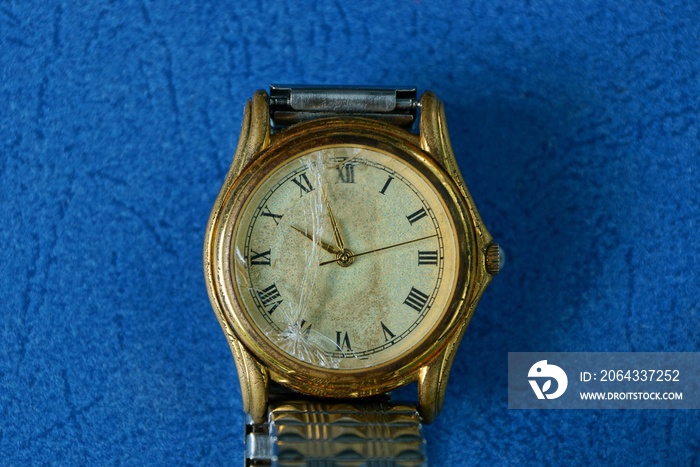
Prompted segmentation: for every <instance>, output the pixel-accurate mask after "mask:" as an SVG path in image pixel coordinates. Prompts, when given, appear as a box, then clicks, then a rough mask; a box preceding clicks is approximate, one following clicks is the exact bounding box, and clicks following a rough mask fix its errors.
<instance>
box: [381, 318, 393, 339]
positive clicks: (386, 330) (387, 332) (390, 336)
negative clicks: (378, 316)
mask: <svg viewBox="0 0 700 467" xmlns="http://www.w3.org/2000/svg"><path fill="white" fill-rule="evenodd" d="M379 323H381V325H382V332H383V333H384V342H389V341H390V340H391V339H393V338H394V337H396V335H395V334H394V333H393V332H391V331H390V330H389V328H388V327H386V324H384V323H383V322H382V321H380V322H379Z"/></svg>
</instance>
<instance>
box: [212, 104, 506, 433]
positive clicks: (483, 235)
mask: <svg viewBox="0 0 700 467" xmlns="http://www.w3.org/2000/svg"><path fill="white" fill-rule="evenodd" d="M269 121H270V119H269V103H268V98H267V94H266V93H265V92H264V91H258V92H256V93H255V95H254V96H253V98H252V99H251V100H250V101H249V102H248V104H247V105H246V109H245V113H244V122H243V128H242V131H241V138H240V140H239V144H238V148H237V150H236V154H235V156H234V159H233V163H232V165H231V168H230V170H229V172H228V174H227V176H226V179H225V181H224V185H223V187H222V189H221V191H220V193H219V195H218V197H217V199H216V202H215V205H214V208H213V210H212V213H211V217H210V219H209V223H208V225H207V231H206V237H205V244H204V274H205V279H206V285H207V290H208V293H209V297H210V300H211V303H212V307H213V308H214V311H215V313H216V315H217V318H218V320H219V322H220V324H221V326H222V328H223V330H224V332H225V334H226V336H227V339H228V341H229V344H230V347H231V351H232V353H233V356H234V360H235V362H236V366H237V369H238V373H239V379H240V383H241V393H242V397H243V404H244V410H245V411H246V412H247V413H248V414H249V415H250V417H251V419H252V420H253V421H255V422H261V421H262V420H263V419H264V417H265V415H266V409H267V396H268V388H269V384H270V381H276V382H277V383H280V384H282V385H283V386H286V387H289V388H291V389H293V390H296V391H299V392H302V393H304V394H308V395H312V396H316V397H321V398H353V397H366V396H373V395H377V394H381V393H384V392H387V391H390V390H392V389H395V388H397V387H400V386H403V385H405V384H408V383H410V382H413V381H417V382H418V408H419V412H420V414H421V416H422V417H423V419H424V421H425V422H427V423H429V422H431V421H432V420H433V419H434V418H435V416H436V415H437V414H438V413H439V411H440V408H441V406H442V400H443V398H444V394H445V387H446V383H447V379H448V377H449V372H450V368H451V366H452V361H453V359H454V356H455V354H456V352H457V348H458V345H459V343H460V341H461V339H462V336H463V334H464V331H465V329H466V327H467V325H468V323H469V321H470V319H471V317H472V315H473V313H474V309H475V307H476V304H477V302H478V301H479V298H480V297H481V295H482V293H483V291H484V289H485V288H486V286H487V285H488V284H489V282H490V281H491V278H492V273H495V272H497V269H498V267H497V266H498V265H496V267H495V268H494V264H493V259H492V260H491V262H490V264H489V265H488V268H487V250H488V251H492V250H493V247H491V248H490V246H491V245H492V238H491V235H490V234H489V233H488V231H487V230H486V229H485V228H484V226H483V223H482V221H481V218H480V217H479V215H478V213H477V211H476V208H475V206H474V203H473V201H472V199H471V196H470V195H469V193H468V191H467V189H466V186H465V185H464V182H463V180H462V177H461V174H460V172H459V169H458V168H457V163H456V161H455V158H454V154H453V153H452V149H451V146H450V143H449V137H448V135H447V128H446V125H445V118H444V110H443V107H442V104H441V103H440V101H439V100H438V99H437V98H436V97H435V96H434V95H433V94H432V93H429V92H426V93H425V94H424V95H423V96H422V98H421V123H420V134H419V135H415V134H412V133H409V132H406V131H404V130H401V129H399V128H398V127H395V126H391V125H389V124H384V123H381V122H378V121H375V120H369V119H364V118H342V117H336V118H324V119H319V120H314V121H311V122H306V123H300V124H297V125H294V126H292V127H290V128H288V129H285V130H283V131H281V132H279V133H276V134H274V135H271V133H270V123H269ZM334 145H355V146H361V147H368V148H372V149H375V150H378V151H380V152H385V153H391V154H392V155H394V156H395V157H398V158H400V159H401V160H402V161H403V162H404V163H406V164H407V165H410V166H412V167H414V168H415V169H417V170H418V171H419V172H420V173H422V174H423V175H424V176H425V177H426V178H427V179H428V180H429V181H430V182H431V183H432V184H433V186H434V187H435V188H436V189H437V190H438V192H439V194H440V196H441V197H442V198H443V200H444V204H445V205H446V206H447V207H448V210H449V212H450V215H451V216H452V220H453V224H454V232H452V234H453V235H455V236H456V238H457V245H458V251H459V262H458V269H457V276H456V283H455V287H454V290H452V296H451V297H450V299H449V301H448V306H447V307H446V309H445V310H443V311H442V316H441V318H440V320H439V321H438V323H437V325H435V326H434V327H433V328H432V329H431V330H430V332H429V333H428V334H427V335H425V336H423V337H421V338H420V339H419V341H418V342H416V343H415V344H416V345H415V346H414V347H413V348H412V349H411V350H410V351H409V352H406V353H404V354H403V355H401V356H399V357H397V358H394V359H392V360H389V361H387V362H385V363H382V364H380V365H378V366H374V367H370V368H362V369H357V370H342V371H341V370H337V369H329V368H321V367H318V366H314V365H311V364H309V363H305V362H302V361H300V360H298V359H295V358H293V357H292V356H290V355H289V354H287V353H285V352H284V351H282V350H281V349H280V348H279V347H278V346H276V345H275V344H274V343H273V342H271V341H270V340H269V339H268V338H267V337H266V336H265V335H264V334H263V333H262V331H261V330H260V329H259V328H258V327H257V326H256V325H255V324H254V323H253V322H252V321H251V319H250V316H249V315H248V313H247V312H246V311H245V310H244V309H243V306H242V301H241V299H240V297H239V296H238V293H239V292H238V288H237V287H236V283H235V281H236V277H237V274H238V273H237V271H236V268H235V264H234V260H233V258H232V242H233V240H232V238H233V236H234V235H235V232H236V229H237V228H238V222H239V220H240V214H241V213H242V211H243V209H244V207H245V205H246V202H247V201H248V200H249V198H250V195H251V193H252V192H253V191H254V190H255V188H256V187H257V186H258V184H259V183H261V181H262V180H264V179H265V177H266V176H267V174H269V173H271V172H273V171H274V170H275V168H277V167H279V166H281V165H282V164H284V163H286V162H287V161H289V160H290V158H295V157H299V155H300V154H304V153H308V152H309V151H311V150H313V149H316V148H321V147H328V146H334ZM489 248H490V249H489Z"/></svg>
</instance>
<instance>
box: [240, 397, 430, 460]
mask: <svg viewBox="0 0 700 467" xmlns="http://www.w3.org/2000/svg"><path fill="white" fill-rule="evenodd" d="M248 427H249V428H248V431H249V433H248V435H247V437H246V457H247V458H246V465H247V466H277V467H300V466H316V467H360V466H367V467H418V466H425V465H427V457H426V454H425V439H424V438H423V435H422V432H421V423H420V417H419V415H418V412H417V411H416V408H415V406H409V405H397V404H392V403H391V402H388V401H387V400H379V401H374V402H363V403H358V402H319V401H307V400H298V401H286V402H278V403H274V404H272V405H271V406H270V411H269V420H268V423H266V424H264V425H249V426H248Z"/></svg>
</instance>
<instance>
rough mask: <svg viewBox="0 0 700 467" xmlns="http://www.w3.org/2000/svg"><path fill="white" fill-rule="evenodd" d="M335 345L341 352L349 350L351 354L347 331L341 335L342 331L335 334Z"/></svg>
mask: <svg viewBox="0 0 700 467" xmlns="http://www.w3.org/2000/svg"><path fill="white" fill-rule="evenodd" d="M335 343H336V345H337V346H338V348H339V349H340V350H341V351H342V350H349V351H350V352H352V347H350V336H348V333H347V331H346V332H345V334H343V332H342V331H336V332H335Z"/></svg>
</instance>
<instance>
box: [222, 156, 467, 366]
mask: <svg viewBox="0 0 700 467" xmlns="http://www.w3.org/2000/svg"><path fill="white" fill-rule="evenodd" d="M453 232H454V229H453V221H452V219H451V218H450V216H449V214H448V210H447V209H446V207H445V205H444V203H443V201H442V200H441V198H440V196H439V195H438V193H437V192H436V191H435V189H434V187H433V186H432V185H431V184H430V183H429V182H428V181H427V179H426V178H425V177H424V176H422V175H421V174H420V173H419V172H418V171H416V170H415V169H414V168H413V167H412V166H409V165H407V164H406V163H405V162H403V161H402V160H401V159H400V158H398V157H396V156H393V155H391V154H388V153H383V152H378V151H377V150H374V149H369V148H365V147H359V146H358V147H355V146H331V147H326V148H323V149H318V150H315V151H313V152H310V153H306V154H303V155H301V156H300V157H298V158H295V159H293V160H291V161H290V162H287V163H286V164H283V165H281V166H279V167H278V168H277V169H276V170H275V171H274V172H272V173H270V174H269V175H268V176H267V178H265V179H264V181H263V182H262V183H260V184H259V185H258V186H257V187H256V189H255V190H254V191H253V193H252V195H251V197H250V199H249V201H248V202H247V204H246V206H245V207H244V210H243V213H242V216H241V218H240V222H239V223H238V227H237V230H236V232H235V233H234V246H235V247H234V248H233V250H232V251H233V254H234V258H232V259H233V262H234V265H235V270H236V283H237V286H238V293H239V297H240V298H241V300H242V302H243V308H244V309H245V310H246V311H247V313H249V314H250V317H251V318H252V320H253V322H254V323H255V324H256V326H257V327H259V328H260V329H261V331H262V332H263V334H264V335H265V336H267V338H268V339H269V340H270V341H271V342H272V343H273V344H274V345H276V346H278V347H279V348H281V349H282V350H284V351H285V352H286V353H288V354H289V355H291V356H293V357H295V358H297V359H299V360H302V361H304V362H307V363H310V364H312V365H315V366H318V367H323V368H340V369H359V368H368V367H372V366H375V365H378V364H382V363H385V362H388V361H390V360H392V359H394V358H397V357H399V356H401V355H402V354H404V353H405V352H406V351H407V350H408V349H410V348H412V347H413V346H415V345H416V343H418V342H419V341H420V340H421V339H422V338H424V337H425V336H426V335H427V334H428V333H429V331H430V330H431V329H432V328H433V327H434V326H435V324H436V323H437V322H438V320H439V319H440V318H441V317H442V315H443V313H444V310H445V307H446V305H447V303H449V300H450V298H451V293H452V290H453V288H454V283H455V274H456V273H455V271H456V267H457V264H456V263H457V260H458V259H457V245H456V239H455V235H454V233H453Z"/></svg>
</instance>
